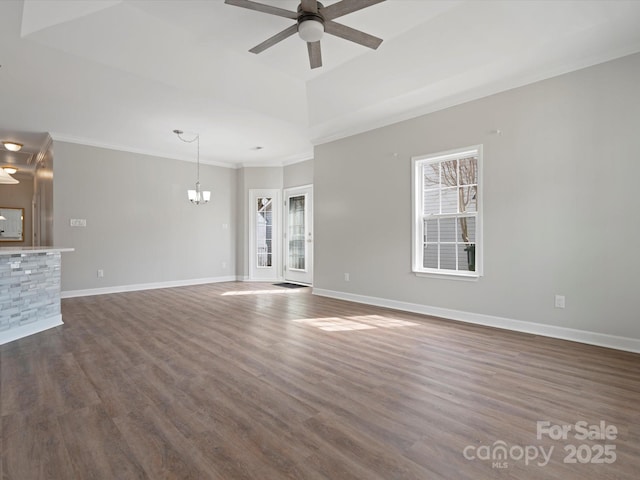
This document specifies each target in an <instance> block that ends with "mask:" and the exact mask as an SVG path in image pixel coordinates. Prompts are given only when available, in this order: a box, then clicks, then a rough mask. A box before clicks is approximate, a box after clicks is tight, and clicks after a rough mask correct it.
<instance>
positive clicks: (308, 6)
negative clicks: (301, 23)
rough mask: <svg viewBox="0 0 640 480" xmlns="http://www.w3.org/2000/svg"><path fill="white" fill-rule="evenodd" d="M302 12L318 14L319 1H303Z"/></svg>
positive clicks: (301, 3)
mask: <svg viewBox="0 0 640 480" xmlns="http://www.w3.org/2000/svg"><path fill="white" fill-rule="evenodd" d="M300 5H302V10H303V11H305V12H309V13H318V0H302V2H300Z"/></svg>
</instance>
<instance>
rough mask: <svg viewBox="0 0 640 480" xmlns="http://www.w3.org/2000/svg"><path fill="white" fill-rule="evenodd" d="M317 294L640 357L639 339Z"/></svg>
mask: <svg viewBox="0 0 640 480" xmlns="http://www.w3.org/2000/svg"><path fill="white" fill-rule="evenodd" d="M313 294H314V295H318V296H321V297H329V298H335V299H339V300H347V301H350V302H356V303H364V304H367V305H375V306H377V307H386V308H392V309H395V310H402V311H406V312H412V313H419V314H422V315H430V316H434V317H439V318H444V319H447V320H457V321H461V322H466V323H473V324H476V325H484V326H487V327H495V328H501V329H504V330H512V331H515V332H522V333H529V334H533V335H540V336H543V337H552V338H557V339H561V340H569V341H572V342H579V343H586V344H589V345H596V346H599V347H606V348H614V349H616V350H624V351H627V352H633V353H640V339H638V338H627V337H619V336H616V335H608V334H605V333H598V332H590V331H587V330H576V329H573V328H564V327H558V326H555V325H545V324H542V323H534V322H525V321H522V320H513V319H510V318H503V317H495V316H492V315H484V314H481V313H472V312H465V311H461V310H452V309H448V308H440V307H433V306H429V305H421V304H417V303H409V302H401V301H398V300H390V299H386V298H380V297H370V296H367V295H359V294H355V293H348V292H338V291H334V290H325V289H322V288H314V289H313Z"/></svg>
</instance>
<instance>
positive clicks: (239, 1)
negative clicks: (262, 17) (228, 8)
mask: <svg viewBox="0 0 640 480" xmlns="http://www.w3.org/2000/svg"><path fill="white" fill-rule="evenodd" d="M224 3H226V4H227V5H233V6H235V7H242V8H248V9H249V10H255V11H256V12H262V13H269V14H271V15H277V16H279V17H285V18H291V19H293V20H297V19H298V14H297V13H296V12H290V11H289V10H285V9H284V8H278V7H272V6H271V5H265V4H263V3H258V2H252V1H251V0H224Z"/></svg>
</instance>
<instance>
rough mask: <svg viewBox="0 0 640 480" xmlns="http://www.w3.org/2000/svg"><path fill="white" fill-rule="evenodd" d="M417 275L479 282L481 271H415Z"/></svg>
mask: <svg viewBox="0 0 640 480" xmlns="http://www.w3.org/2000/svg"><path fill="white" fill-rule="evenodd" d="M413 273H414V275H415V276H416V277H426V278H439V279H446V280H462V281H466V282H477V281H478V280H480V277H481V276H482V275H480V274H479V273H477V272H476V273H473V274H468V273H453V272H451V273H450V272H416V271H414V272H413Z"/></svg>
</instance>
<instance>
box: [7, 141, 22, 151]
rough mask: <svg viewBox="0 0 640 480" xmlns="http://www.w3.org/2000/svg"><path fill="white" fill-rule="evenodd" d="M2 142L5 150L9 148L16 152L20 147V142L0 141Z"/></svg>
mask: <svg viewBox="0 0 640 480" xmlns="http://www.w3.org/2000/svg"><path fill="white" fill-rule="evenodd" d="M2 144H3V145H4V148H6V149H7V150H9V151H11V152H18V151H20V149H21V148H22V144H21V143H16V142H2Z"/></svg>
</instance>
